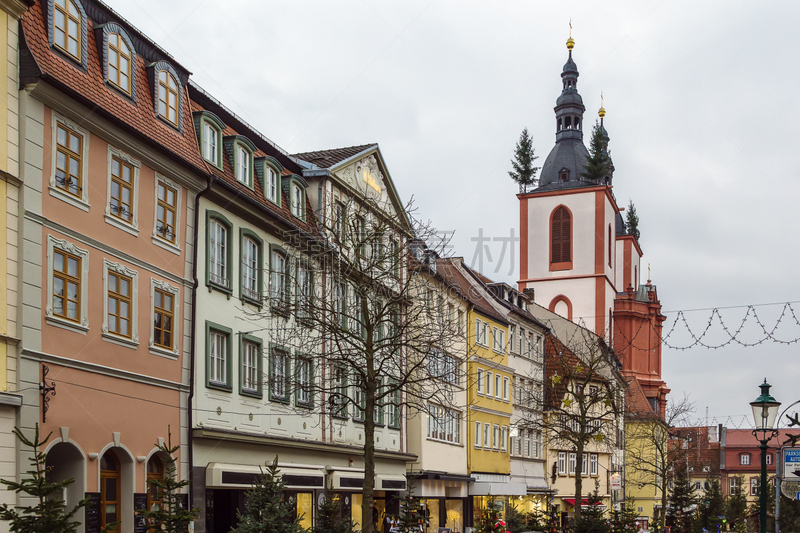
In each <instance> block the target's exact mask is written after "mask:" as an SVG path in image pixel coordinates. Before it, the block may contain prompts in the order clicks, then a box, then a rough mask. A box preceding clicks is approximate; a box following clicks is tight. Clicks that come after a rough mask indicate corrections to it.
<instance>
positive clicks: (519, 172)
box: [508, 128, 540, 194]
mask: <svg viewBox="0 0 800 533" xmlns="http://www.w3.org/2000/svg"><path fill="white" fill-rule="evenodd" d="M537 159H539V156H537V155H535V154H534V148H533V139H532V138H531V137H530V136H529V135H528V128H525V129H523V130H522V134H520V136H519V141H517V147H516V149H515V150H514V159H512V160H511V166H512V168H513V169H514V170H512V171H510V172H509V173H508V175H509V176H511V179H513V180H514V181H515V182H517V183H518V184H519V192H520V193H523V194H524V193H526V192H528V186H532V187H535V186H536V183H537V182H538V179H537V178H536V173H537V172H539V168H540V167H534V166H533V162H534V161H536V160H537Z"/></svg>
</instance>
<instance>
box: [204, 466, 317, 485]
mask: <svg viewBox="0 0 800 533" xmlns="http://www.w3.org/2000/svg"><path fill="white" fill-rule="evenodd" d="M279 468H280V472H279V473H278V475H279V476H281V477H282V478H283V481H284V482H285V483H286V488H289V489H324V488H325V474H324V473H323V471H322V469H316V468H293V467H279ZM262 472H263V467H261V466H258V465H235V464H227V463H209V464H208V466H207V467H206V487H207V488H220V489H238V488H240V489H249V488H250V487H252V486H253V485H254V484H255V483H256V479H257V478H258V476H260V475H262Z"/></svg>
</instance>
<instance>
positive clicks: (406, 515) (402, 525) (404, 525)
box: [394, 488, 428, 533]
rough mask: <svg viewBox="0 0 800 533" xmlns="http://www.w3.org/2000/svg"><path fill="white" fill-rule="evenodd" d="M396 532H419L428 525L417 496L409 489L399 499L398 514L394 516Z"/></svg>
mask: <svg viewBox="0 0 800 533" xmlns="http://www.w3.org/2000/svg"><path fill="white" fill-rule="evenodd" d="M394 522H395V529H394V531H397V532H398V533H419V532H420V531H424V530H425V529H426V528H427V527H428V517H427V515H426V514H425V510H424V509H423V508H422V502H421V501H420V500H419V498H415V497H414V496H412V495H411V489H410V488H409V490H407V491H406V493H405V494H404V495H403V497H402V498H401V499H400V514H398V515H397V516H396V517H395V518H394Z"/></svg>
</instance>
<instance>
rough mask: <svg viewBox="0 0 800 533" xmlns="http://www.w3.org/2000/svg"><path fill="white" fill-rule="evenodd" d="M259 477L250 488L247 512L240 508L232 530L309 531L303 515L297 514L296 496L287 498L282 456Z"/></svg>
mask: <svg viewBox="0 0 800 533" xmlns="http://www.w3.org/2000/svg"><path fill="white" fill-rule="evenodd" d="M265 466H266V471H263V470H262V474H261V475H260V476H258V477H257V478H256V483H255V485H254V486H253V488H252V489H250V490H248V491H247V494H246V496H245V503H244V512H241V511H238V512H237V515H238V521H239V523H238V525H237V526H236V527H235V528H233V529H232V530H231V533H305V530H304V529H303V528H302V526H300V519H301V518H302V517H300V516H298V517H295V509H294V505H295V501H294V498H289V499H284V497H283V486H284V482H283V479H282V478H281V477H280V476H278V473H279V472H280V469H279V468H278V456H277V455H276V456H275V460H274V461H272V464H271V465H270V464H266V465H265Z"/></svg>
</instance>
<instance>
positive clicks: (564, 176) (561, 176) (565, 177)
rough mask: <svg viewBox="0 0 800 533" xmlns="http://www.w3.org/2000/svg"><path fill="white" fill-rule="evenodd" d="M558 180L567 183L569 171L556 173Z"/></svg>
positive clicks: (564, 170)
mask: <svg viewBox="0 0 800 533" xmlns="http://www.w3.org/2000/svg"><path fill="white" fill-rule="evenodd" d="M558 179H560V180H561V181H569V170H567V169H562V170H561V172H559V173H558Z"/></svg>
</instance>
